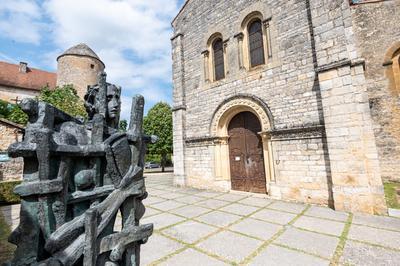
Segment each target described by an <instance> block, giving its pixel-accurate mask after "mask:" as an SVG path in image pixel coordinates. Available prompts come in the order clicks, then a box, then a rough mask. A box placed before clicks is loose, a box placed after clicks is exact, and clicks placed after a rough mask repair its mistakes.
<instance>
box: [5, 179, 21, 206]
mask: <svg viewBox="0 0 400 266" xmlns="http://www.w3.org/2000/svg"><path fill="white" fill-rule="evenodd" d="M19 184H21V181H5V182H0V204H3V205H4V204H15V203H19V202H20V198H19V196H18V195H16V194H14V188H15V186H17V185H19Z"/></svg>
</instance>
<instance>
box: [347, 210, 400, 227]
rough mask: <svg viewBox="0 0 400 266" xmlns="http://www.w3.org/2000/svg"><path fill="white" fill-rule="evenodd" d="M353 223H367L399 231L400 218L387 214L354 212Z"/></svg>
mask: <svg viewBox="0 0 400 266" xmlns="http://www.w3.org/2000/svg"><path fill="white" fill-rule="evenodd" d="M353 224H361V225H368V226H372V227H376V228H381V229H390V230H395V231H400V219H399V218H393V217H388V216H374V215H366V214H355V215H354V217H353Z"/></svg>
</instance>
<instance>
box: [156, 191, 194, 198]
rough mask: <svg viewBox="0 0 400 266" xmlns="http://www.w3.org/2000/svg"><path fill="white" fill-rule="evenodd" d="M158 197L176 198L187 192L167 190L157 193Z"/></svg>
mask: <svg viewBox="0 0 400 266" xmlns="http://www.w3.org/2000/svg"><path fill="white" fill-rule="evenodd" d="M158 196H159V197H160V198H164V199H176V198H182V197H185V196H187V194H183V193H176V192H167V193H165V194H161V195H158Z"/></svg>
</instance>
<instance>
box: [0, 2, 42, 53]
mask: <svg viewBox="0 0 400 266" xmlns="http://www.w3.org/2000/svg"><path fill="white" fill-rule="evenodd" d="M40 11H41V10H40V6H39V5H38V4H37V3H36V2H35V1H33V0H13V1H2V2H1V4H0V34H1V35H3V36H5V37H8V38H10V39H12V40H15V41H18V42H23V43H32V44H36V45H37V44H39V43H40V40H41V36H40V31H41V30H42V29H43V27H44V25H43V23H42V22H41V21H40V19H41V17H42V16H41V12H40Z"/></svg>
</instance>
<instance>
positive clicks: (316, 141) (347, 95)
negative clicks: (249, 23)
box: [172, 0, 386, 213]
mask: <svg viewBox="0 0 400 266" xmlns="http://www.w3.org/2000/svg"><path fill="white" fill-rule="evenodd" d="M255 12H256V13H257V14H261V15H260V16H261V17H262V19H263V21H264V23H265V24H264V27H266V28H265V29H263V30H264V31H266V30H268V31H270V32H269V33H270V42H269V43H268V44H269V45H271V47H272V49H271V51H272V57H270V58H268V59H267V61H266V64H265V65H262V66H258V67H255V68H251V69H249V68H248V67H246V64H242V62H241V60H245V59H243V58H241V57H240V53H241V52H243V53H246V50H244V51H243V50H242V49H241V48H242V46H241V45H240V43H241V40H240V38H238V36H240V33H241V32H242V31H243V30H245V29H243V25H242V22H243V21H244V20H245V18H246V16H247V15H251V14H254V13H255ZM352 19H353V18H352V11H351V8H350V5H349V1H347V0H323V1H314V0H306V1H295V0H291V1H283V0H280V1H276V0H274V1H272V0H260V1H250V0H237V1H234V0H220V1H215V0H202V1H200V0H190V1H188V2H187V3H186V7H185V8H184V10H183V11H182V12H181V13H180V14H179V15H178V17H177V18H176V19H175V20H174V21H173V26H174V30H175V36H174V38H173V41H172V46H173V60H174V66H173V67H174V71H173V78H174V106H175V110H176V112H175V117H176V119H175V120H174V126H175V130H179V132H176V133H175V137H174V145H177V147H179V149H177V150H176V151H175V152H174V156H175V158H177V159H178V160H180V161H181V162H182V164H183V167H181V166H180V167H179V171H180V173H179V183H180V184H182V185H185V184H186V185H191V186H197V187H203V188H204V187H209V188H220V189H229V188H230V183H229V180H218V178H217V176H216V175H215V172H216V170H217V169H215V164H214V157H213V156H214V155H215V146H214V145H213V143H212V141H211V142H210V141H208V140H207V139H210V140H212V139H213V138H221V137H224V136H223V135H218V136H217V135H215V134H214V132H213V130H212V128H211V127H212V126H211V125H212V124H213V120H214V119H215V117H214V115H215V113H216V112H217V110H218V108H219V106H221V104H223V103H224V101H226V100H227V99H231V98H234V97H239V96H240V95H246V97H250V98H251V97H254V98H257V99H260V100H261V101H262V102H263V103H264V104H265V106H267V109H268V112H269V114H268V117H269V119H270V121H269V122H270V125H271V128H270V129H268V130H267V132H264V133H263V134H266V135H268V136H270V137H271V140H270V144H269V145H271V149H272V151H273V152H272V153H273V154H272V160H271V161H272V162H271V164H272V165H270V167H271V169H273V173H272V176H271V181H270V182H269V184H268V185H267V186H268V187H269V194H270V195H272V196H273V197H275V198H282V199H291V200H298V201H303V202H311V203H320V204H325V205H326V204H330V205H332V206H334V207H335V208H336V209H340V210H347V211H361V212H369V213H373V212H374V213H385V211H386V206H385V203H384V199H383V186H382V180H381V172H380V166H379V161H378V152H377V148H376V143H375V137H374V134H373V127H372V119H371V114H370V110H369V108H368V103H369V102H368V94H367V85H366V80H365V74H364V69H363V63H364V61H363V60H362V58H361V53H360V51H358V50H357V46H356V42H355V37H354V31H353V20H352ZM267 28H268V29H267ZM200 29H201V30H200ZM214 34H219V36H222V38H223V40H224V43H225V50H224V51H225V67H226V69H227V70H226V77H225V78H224V79H223V80H220V81H208V79H209V78H208V77H209V75H208V74H209V73H207V65H208V64H207V60H210V58H208V56H209V54H210V51H208V52H207V51H205V50H206V49H208V47H209V46H208V45H207V41H208V40H209V38H210V36H213V35H214ZM243 66H244V67H243ZM367 67H368V66H367ZM254 113H255V114H256V113H257V112H254ZM259 118H260V117H259ZM316 129H318V130H316ZM310 130H311V132H313V133H310ZM287 132H290V134H289V135H290V137H283V138H282V135H285V134H287ZM306 132H308V133H306ZM305 135H306V137H304V136H305ZM193 143H196V144H195V145H194V144H193ZM214 144H215V143H214ZM268 150H269V149H268ZM264 156H266V155H265V149H264ZM267 180H268V179H267Z"/></svg>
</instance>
